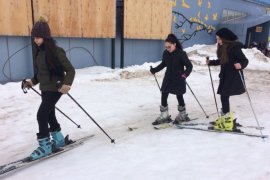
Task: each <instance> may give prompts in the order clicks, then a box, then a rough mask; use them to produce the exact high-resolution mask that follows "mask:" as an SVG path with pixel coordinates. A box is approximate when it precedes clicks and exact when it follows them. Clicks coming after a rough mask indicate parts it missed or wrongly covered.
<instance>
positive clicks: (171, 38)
mask: <svg viewBox="0 0 270 180" xmlns="http://www.w3.org/2000/svg"><path fill="white" fill-rule="evenodd" d="M165 42H169V43H172V44H176V48H178V49H180V50H183V47H182V45H181V43H180V42H179V40H178V39H177V37H176V36H175V35H174V34H169V35H168V36H167V38H166V39H165Z"/></svg>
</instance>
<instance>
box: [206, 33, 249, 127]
mask: <svg viewBox="0 0 270 180" xmlns="http://www.w3.org/2000/svg"><path fill="white" fill-rule="evenodd" d="M216 39H217V57H218V59H217V60H209V58H207V59H206V64H207V65H209V66H217V65H220V66H221V68H220V73H219V78H220V81H219V87H218V91H217V93H218V94H220V98H221V104H222V109H221V116H220V118H218V119H217V120H216V121H214V122H212V123H211V124H213V127H212V128H213V129H215V130H225V131H234V130H236V129H235V128H236V126H235V121H234V118H233V115H232V113H231V111H230V102H229V98H230V96H233V95H240V94H243V93H244V92H245V87H244V85H243V83H242V80H241V77H240V74H239V72H240V73H241V74H242V75H243V69H244V68H246V67H247V65H248V59H247V58H246V57H245V55H244V54H243V52H242V50H241V48H243V44H242V43H240V42H237V39H238V37H237V36H236V35H235V34H234V33H233V32H232V31H231V30H230V29H228V28H221V29H219V30H218V31H217V32H216Z"/></svg>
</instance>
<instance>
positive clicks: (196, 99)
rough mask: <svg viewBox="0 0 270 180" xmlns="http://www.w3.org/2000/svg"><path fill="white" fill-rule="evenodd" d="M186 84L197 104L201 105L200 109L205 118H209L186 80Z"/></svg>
mask: <svg viewBox="0 0 270 180" xmlns="http://www.w3.org/2000/svg"><path fill="white" fill-rule="evenodd" d="M186 84H187V86H188V88H189V90H190V91H191V93H192V94H193V96H194V98H195V99H196V101H197V102H198V104H199V106H200V107H201V109H202V111H203V113H204V114H205V116H206V118H209V115H207V114H206V112H205V111H204V109H203V107H202V105H201V103H200V102H199V100H198V99H197V97H196V96H195V94H194V92H193V91H192V89H191V87H190V86H189V85H188V83H187V82H186Z"/></svg>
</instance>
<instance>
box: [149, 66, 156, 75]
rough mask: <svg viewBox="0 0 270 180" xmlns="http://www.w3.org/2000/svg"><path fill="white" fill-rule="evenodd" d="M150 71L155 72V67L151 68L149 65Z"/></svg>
mask: <svg viewBox="0 0 270 180" xmlns="http://www.w3.org/2000/svg"><path fill="white" fill-rule="evenodd" d="M150 72H151V73H152V74H155V73H156V70H155V68H153V67H152V66H151V67H150Z"/></svg>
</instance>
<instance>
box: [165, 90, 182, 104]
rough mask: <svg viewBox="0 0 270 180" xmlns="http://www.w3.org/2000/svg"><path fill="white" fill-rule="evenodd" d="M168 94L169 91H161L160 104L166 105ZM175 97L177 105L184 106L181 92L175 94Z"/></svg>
mask: <svg viewBox="0 0 270 180" xmlns="http://www.w3.org/2000/svg"><path fill="white" fill-rule="evenodd" d="M168 96H169V93H164V92H162V94H161V105H162V106H163V107H167V106H168V102H167V100H168ZM176 97H177V101H178V105H179V106H183V107H184V106H185V101H184V97H183V94H180V95H176Z"/></svg>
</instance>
